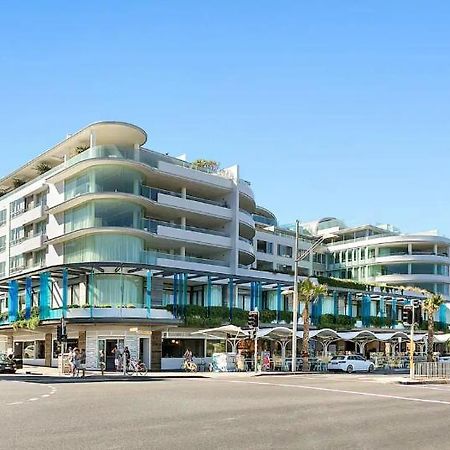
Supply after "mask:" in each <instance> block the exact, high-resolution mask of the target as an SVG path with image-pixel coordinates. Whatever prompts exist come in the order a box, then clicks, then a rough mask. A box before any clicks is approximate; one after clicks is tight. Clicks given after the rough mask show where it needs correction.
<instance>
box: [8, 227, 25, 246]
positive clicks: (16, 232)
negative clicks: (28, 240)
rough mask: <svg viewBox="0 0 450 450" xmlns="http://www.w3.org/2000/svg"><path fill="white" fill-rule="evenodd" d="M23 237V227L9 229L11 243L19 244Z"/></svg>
mask: <svg viewBox="0 0 450 450" xmlns="http://www.w3.org/2000/svg"><path fill="white" fill-rule="evenodd" d="M24 238H25V230H24V228H23V227H17V228H13V229H12V230H11V245H16V244H19V243H20V242H21V241H23V240H24Z"/></svg>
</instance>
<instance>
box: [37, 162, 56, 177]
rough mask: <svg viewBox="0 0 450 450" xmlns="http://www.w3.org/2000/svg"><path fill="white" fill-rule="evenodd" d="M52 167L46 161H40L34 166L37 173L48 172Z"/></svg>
mask: <svg viewBox="0 0 450 450" xmlns="http://www.w3.org/2000/svg"><path fill="white" fill-rule="evenodd" d="M51 168H52V167H51V166H50V164H49V163H48V162H46V161H41V162H40V163H38V164H37V165H36V167H35V168H34V169H35V170H36V172H37V173H38V174H39V175H43V174H44V173H45V172H48V171H49V170H50V169H51Z"/></svg>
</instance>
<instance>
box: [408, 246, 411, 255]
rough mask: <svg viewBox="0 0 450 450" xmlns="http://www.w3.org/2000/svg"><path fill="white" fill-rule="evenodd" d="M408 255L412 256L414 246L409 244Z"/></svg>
mask: <svg viewBox="0 0 450 450" xmlns="http://www.w3.org/2000/svg"><path fill="white" fill-rule="evenodd" d="M408 255H412V244H408Z"/></svg>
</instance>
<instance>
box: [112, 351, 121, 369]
mask: <svg viewBox="0 0 450 450" xmlns="http://www.w3.org/2000/svg"><path fill="white" fill-rule="evenodd" d="M111 353H112V354H113V355H114V365H115V367H116V372H119V371H120V366H121V364H122V353H121V352H120V350H119V348H118V347H117V345H115V346H114V348H113V349H112V352H111Z"/></svg>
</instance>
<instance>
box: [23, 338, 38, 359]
mask: <svg viewBox="0 0 450 450" xmlns="http://www.w3.org/2000/svg"><path fill="white" fill-rule="evenodd" d="M35 350H36V347H35V345H34V341H27V342H22V357H23V359H35Z"/></svg>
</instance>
